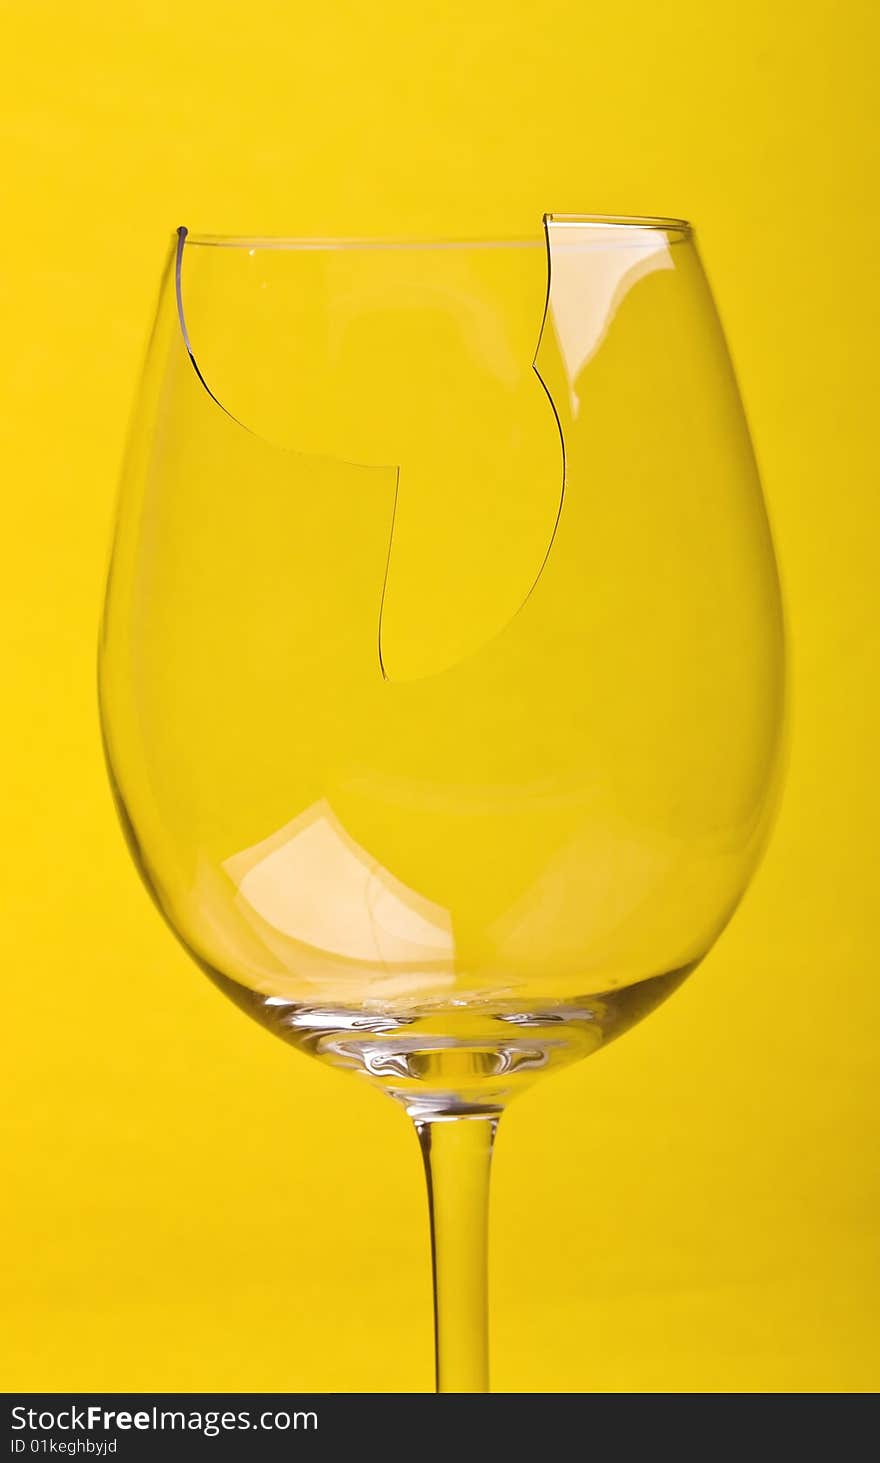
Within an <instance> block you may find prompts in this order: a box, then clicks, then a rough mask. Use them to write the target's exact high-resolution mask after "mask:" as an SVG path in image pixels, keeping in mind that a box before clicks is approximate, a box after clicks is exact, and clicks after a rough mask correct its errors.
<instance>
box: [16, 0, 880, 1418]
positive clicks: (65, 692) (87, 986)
mask: <svg viewBox="0 0 880 1463" xmlns="http://www.w3.org/2000/svg"><path fill="white" fill-rule="evenodd" d="M2 31H3V36H4V45H3V48H2V49H3V53H4V54H3V58H2V61H0V67H2V70H3V73H4V74H3V77H2V90H0V129H2V139H3V142H2V173H0V177H2V185H3V193H4V195H5V204H6V208H5V214H6V219H5V225H4V229H3V239H2V249H3V267H2V270H0V296H2V319H3V322H4V325H3V341H4V348H3V372H2V376H3V380H2V392H0V431H2V457H0V460H2V464H3V469H4V480H5V486H4V495H3V533H2V547H0V552H2V555H3V561H4V563H3V571H2V581H0V583H2V596H3V605H2V633H3V638H4V649H3V660H2V688H3V695H4V715H3V720H2V730H0V737H2V766H3V775H4V780H5V783H6V791H5V797H4V818H3V822H4V828H3V840H2V880H3V900H4V906H5V908H4V918H3V925H2V939H3V955H2V966H3V978H4V990H5V998H4V1008H5V1016H4V1021H3V1027H4V1039H5V1043H6V1053H5V1056H4V1059H3V1074H4V1079H5V1083H6V1087H7V1090H6V1095H5V1100H4V1111H3V1127H4V1167H5V1169H6V1170H7V1173H8V1187H7V1189H6V1200H5V1203H4V1205H3V1211H2V1221H0V1225H2V1259H3V1267H4V1271H5V1276H4V1287H3V1289H4V1297H5V1307H6V1309H7V1311H8V1323H7V1324H4V1326H3V1328H2V1334H3V1341H2V1349H3V1359H2V1368H0V1383H2V1385H4V1386H6V1387H7V1388H13V1387H21V1388H28V1389H41V1390H50V1389H54V1388H58V1389H61V1388H70V1389H80V1388H81V1389H87V1388H91V1389H114V1388H115V1389H125V1388H128V1389H138V1388H146V1389H169V1390H176V1389H180V1390H186V1389H201V1388H203V1389H224V1388H226V1389H238V1388H240V1389H263V1390H267V1389H276V1388H277V1389H317V1390H405V1389H416V1390H418V1389H424V1388H427V1387H429V1386H430V1384H431V1360H430V1339H431V1338H430V1297H429V1269H428V1250H427V1245H428V1235H427V1222H426V1216H425V1204H424V1197H423V1193H422V1181H421V1175H420V1171H419V1161H418V1154H417V1150H416V1145H415V1142H414V1139H413V1138H412V1136H411V1135H410V1133H408V1131H407V1122H406V1119H405V1118H404V1116H403V1114H402V1113H401V1112H399V1111H397V1110H396V1109H395V1108H394V1107H393V1106H392V1104H391V1103H389V1102H387V1101H386V1100H385V1099H384V1098H382V1097H380V1096H378V1095H375V1094H373V1093H372V1092H370V1091H368V1090H366V1089H365V1088H363V1087H361V1086H360V1085H359V1084H356V1083H354V1082H352V1081H350V1080H349V1079H346V1078H344V1077H340V1076H338V1075H336V1074H334V1073H332V1072H329V1071H326V1070H323V1069H321V1068H319V1067H318V1066H317V1064H314V1063H311V1062H308V1061H306V1060H305V1059H303V1058H301V1057H298V1056H296V1055H295V1054H293V1053H292V1052H291V1051H290V1050H289V1049H287V1048H285V1047H284V1046H283V1045H282V1044H281V1043H280V1042H277V1041H276V1040H274V1039H273V1038H271V1037H269V1036H268V1035H267V1034H266V1033H265V1032H263V1031H262V1030H260V1029H259V1028H258V1027H257V1026H256V1025H253V1024H250V1023H249V1022H247V1021H246V1020H245V1019H244V1018H243V1017H242V1016H241V1015H240V1014H239V1013H238V1012H237V1011H236V1010H235V1009H234V1008H233V1007H232V1006H231V1005H229V1004H227V1003H226V1002H224V1001H223V1000H222V999H221V998H220V997H219V996H218V995H217V993H216V992H215V991H214V990H213V989H212V988H211V987H210V985H209V984H208V982H207V981H205V980H204V979H203V978H202V977H201V976H200V975H199V973H198V972H197V970H196V969H195V967H193V966H192V965H191V964H190V963H189V962H188V960H187V958H186V957H185V956H184V954H183V953H182V951H181V950H180V949H179V948H178V947H177V946H176V945H175V943H174V941H173V939H172V937H171V936H170V935H169V934H168V932H167V931H166V930H165V928H164V927H163V925H162V924H161V922H160V920H159V918H158V916H157V915H156V913H155V912H154V910H153V908H152V907H151V905H150V903H149V901H148V899H147V897H146V895H145V893H144V892H143V890H142V888H141V887H140V885H139V883H138V881H137V878H136V876H135V874H134V871H133V868H132V866H131V864H130V861H129V858H128V855H127V853H126V850H125V848H124V845H123V841H122V837H121V834H120V832H119V830H118V827H117V825H116V819H115V815H114V812H113V809H112V806H111V802H110V797H109V793H108V791H107V788H106V785H105V774H104V769H103V765H102V761H101V757H100V753H99V742H98V726H97V715H96V704H95V690H94V656H95V651H94V639H95V629H96V622H97V616H98V609H99V603H100V596H101V588H102V583H101V581H102V576H103V571H104V565H105V555H106V550H107V542H108V533H109V523H110V515H111V510H112V502H113V495H114V491H115V484H116V477H117V472H118V466H119V460H120V454H121V449H122V444H123V439H124V434H125V430H126V425H127V420H128V415H129V409H130V405H131V401H132V396H133V391H134V387H135V383H136V379H137V373H138V370H139V365H140V360H141V357H142V352H143V347H144V342H145V337H146V331H147V328H148V324H149V317H150V312H151V309H152V307H153V302H154V298H155V291H156V286H157V281H158V273H159V269H160V265H161V263H162V260H163V258H164V252H165V249H166V245H167V238H168V234H169V230H170V229H171V228H173V227H174V226H175V225H177V224H178V223H186V224H188V225H189V226H190V227H191V228H194V229H202V230H207V231H218V232H232V231H246V232H248V233H259V232H266V233H271V232H280V233H333V232H339V233H393V232H402V233H407V232H430V231H432V230H436V231H437V232H441V233H456V232H495V231H499V230H500V231H503V232H505V233H510V232H518V231H519V232H530V231H533V230H534V228H535V226H536V222H537V220H538V217H539V215H540V214H541V212H542V211H543V210H545V209H554V210H558V211H561V212H562V211H566V210H569V211H581V212H590V211H607V212H622V213H625V212H661V213H677V214H682V215H684V216H686V217H690V218H693V219H695V220H696V222H697V225H698V237H699V240H700V243H701V247H702V251H703V256H704V260H705V262H706V266H707V269H708V272H709V275H710V278H711V280H712V282H713V285H714V288H715V291H716V295H717V298H718V301H719V305H720V309H721V313H722V316H723V319H724V321H725V324H726V327H727V331H728V335H729V340H730V344H731V348H732V351H733V354H734V358H735V361H736V363H737V367H738V371H739V374H740V379H741V385H742V389H743V394H744V397H745V401H746V407H747V410H748V412H749V416H750V421H751V424H752V429H753V433H754V438H755V444H756V448H757V452H758V456H759V460H760V463H761V466H762V469H763V473H764V480H765V486H766V490H767V496H768V501H769V506H770V512H771V517H772V521H773V525H774V530H775V534H776V539H777V547H778V550H779V555H780V561H781V568H782V575H783V584H784V590H785V594H786V600H787V609H788V615H789V620H790V626H791V631H792V687H793V695H792V709H793V726H792V732H793V735H792V747H791V765H790V774H789V781H788V790H787V795H786V798H785V802H784V805H783V808H782V813H781V817H780V821H779V825H778V828H777V832H776V835H775V839H774V842H773V844H772V846H771V850H770V852H769V854H768V856H767V859H766V861H765V863H764V865H763V867H762V870H761V872H760V874H759V876H758V878H757V880H756V882H755V884H754V886H753V888H752V890H751V892H750V894H749V896H748V897H747V899H746V902H745V904H744V905H743V907H742V909H741V911H740V913H739V914H738V915H737V917H736V919H735V921H734V923H733V925H732V926H731V928H730V930H729V931H728V932H727V934H726V935H725V937H724V938H723V940H722V942H721V944H720V945H719V947H718V948H717V949H716V951H715V952H713V954H712V955H711V956H710V957H709V959H708V960H707V961H706V963H705V965H704V966H703V967H702V969H701V970H700V971H699V972H698V974H697V975H696V976H695V977H694V978H693V980H692V981H691V982H689V983H688V984H687V985H686V986H685V988H684V989H683V990H682V992H681V993H679V994H678V995H677V996H675V997H674V998H673V1000H672V1001H670V1002H669V1004H668V1005H666V1006H665V1007H664V1008H663V1009H662V1010H661V1011H659V1012H658V1013H657V1014H656V1015H654V1016H652V1017H651V1018H650V1019H649V1020H648V1021H647V1022H645V1023H644V1025H642V1026H641V1027H639V1028H638V1029H637V1030H636V1031H634V1032H633V1033H631V1034H630V1035H629V1036H627V1037H626V1038H625V1039H624V1040H623V1041H622V1042H621V1043H620V1044H619V1045H616V1046H614V1047H613V1048H612V1049H611V1050H610V1051H609V1052H608V1053H606V1054H603V1055H601V1056H600V1057H599V1058H598V1059H597V1060H595V1061H592V1062H587V1063H585V1064H584V1065H582V1066H580V1067H578V1068H575V1069H573V1070H571V1071H569V1072H567V1073H565V1074H563V1075H562V1076H559V1077H557V1078H554V1079H553V1080H551V1081H548V1082H546V1083H545V1084H543V1086H542V1085H539V1086H538V1088H537V1089H536V1090H535V1091H534V1092H532V1093H531V1094H530V1095H528V1096H527V1097H525V1098H524V1099H523V1100H522V1102H521V1103H520V1104H517V1105H515V1106H514V1107H513V1108H512V1109H511V1111H510V1114H509V1115H508V1117H507V1118H506V1119H505V1121H504V1123H503V1125H502V1129H501V1133H500V1137H499V1143H498V1150H497V1160H496V1172H495V1185H494V1195H493V1212H492V1245H493V1268H492V1312H493V1357H492V1359H493V1383H494V1387H495V1388H496V1389H497V1390H528V1389H534V1390H549V1391H555V1390H577V1391H581V1390H587V1389H593V1388H595V1389H612V1390H614V1389H659V1390H690V1389H694V1390H706V1389H712V1390H715V1389H720V1390H739V1389H760V1390H780V1389H793V1390H818V1389H831V1390H859V1389H862V1390H864V1389H872V1388H874V1387H876V1386H877V1384H878V1382H880V1366H878V1340H877V1329H876V1321H875V1314H876V1306H877V1301H878V1289H880V1287H878V1269H877V1226H878V1208H880V1206H878V1191H877V1165H876V1153H877V1118H878V1102H877V1097H876V1088H877V1053H878V1037H877V1030H878V1025H880V986H878V980H877V968H876V962H875V950H874V946H875V939H874V929H873V922H872V921H871V920H870V918H869V915H870V913H871V905H872V902H873V900H874V898H875V892H874V891H875V885H876V855H875V848H876V827H877V812H878V808H877V796H876V788H875V784H876V772H875V762H876V750H875V749H876V737H877V730H878V725H877V723H878V695H877V685H876V627H877V613H876V606H875V599H874V592H875V584H876V577H877V576H876V567H875V565H876V558H877V550H876V537H877V529H878V523H880V514H878V509H877V503H876V471H875V457H876V450H875V447H876V434H877V427H876V415H877V405H876V382H877V359H878V357H877V333H878V323H880V322H878V290H877V283H876V277H877V266H876V258H877V250H878V240H880V205H878V190H877V164H878V157H877V153H878V145H877V144H878V137H880V126H878V119H877V113H876V110H875V107H876V101H875V98H876V68H877V61H878V31H880V21H878V11H877V9H876V6H875V5H874V4H873V3H870V0H863V3H860V0H842V3H841V0H836V3H835V0H769V3H768V0H736V3H732V0H718V3H713V4H706V3H705V0H680V3H679V4H677V5H675V6H672V7H668V6H667V7H664V6H660V5H657V4H656V3H653V0H652V3H648V0H632V3H630V4H628V5H610V4H601V5H600V4H595V5H594V4H592V3H588V0H542V3H522V0H520V3H516V0H513V3H511V0H506V3H501V0H488V3H487V0H468V3H460V0H444V3H440V0H430V3H421V4H414V3H412V0H386V3H376V0H364V3H351V4H339V3H333V0H329V3H328V4H326V5H325V6H320V5H315V4H309V5H306V4H304V3H303V4H292V3H291V0H285V3H268V0H251V3H250V4H248V5H244V6H243V5H241V4H238V3H236V4H234V5H233V4H230V3H229V0H210V3H208V0H199V3H192V0H176V3H173V4H172V3H165V0H153V3H150V4H145V5H141V4H138V5H134V4H132V3H130V0H123V3H119V0H107V3H99V0H80V3H78V4H75V5H74V4H71V3H69V0H30V3H28V4H26V5H25V4H24V3H22V0H17V3H15V4H13V5H9V4H6V3H4V4H3V5H2Z"/></svg>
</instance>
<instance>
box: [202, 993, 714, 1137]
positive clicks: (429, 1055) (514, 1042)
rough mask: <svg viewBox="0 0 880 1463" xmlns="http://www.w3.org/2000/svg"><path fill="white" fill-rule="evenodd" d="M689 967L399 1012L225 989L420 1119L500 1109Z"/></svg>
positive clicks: (602, 1037) (297, 1042) (628, 1020)
mask: <svg viewBox="0 0 880 1463" xmlns="http://www.w3.org/2000/svg"><path fill="white" fill-rule="evenodd" d="M691 968H692V967H691V966H686V967H682V968H680V969H677V970H673V971H670V972H668V973H666V974H664V975H658V976H653V977H652V978H651V979H649V980H643V981H638V982H637V983H635V984H634V985H630V986H626V987H624V988H622V989H621V990H614V991H606V992H604V993H602V994H600V995H593V996H588V997H584V998H583V999H582V1000H573V1001H567V1002H564V1003H559V1004H550V1003H547V1004H541V1005H539V1004H537V1003H536V1004H522V1005H518V1004H516V1003H514V1002H506V1001H501V1000H499V1001H494V1002H492V1003H482V1002H474V1001H467V1000H462V1001H452V1002H449V1001H447V1002H445V1003H444V1004H443V1005H439V1004H438V1005H436V1006H432V1007H417V1008H409V1009H402V1010H395V1009H393V1008H391V1007H389V1008H387V1009H386V1008H382V1009H373V1008H361V1009H356V1010H355V1009H351V1008H348V1007H344V1006H338V1007H332V1006H317V1005H311V1004H307V1003H304V1002H299V1001H292V1000H287V999H284V998H282V997H280V996H265V995H261V994H260V993H259V992H256V991H251V990H248V989H246V988H244V987H242V986H239V985H238V984H237V983H235V982H233V981H230V980H228V979H227V978H226V977H223V976H215V979H216V980H217V981H218V984H220V986H221V988H222V989H223V990H224V991H225V992H226V993H227V994H228V995H229V996H231V997H232V999H233V1000H234V1001H235V1002H236V1003H237V1004H238V1005H240V1006H242V1007H243V1008H244V1009H245V1010H246V1011H247V1012H248V1013H249V1014H250V1015H252V1016H254V1017H255V1018H256V1019H257V1020H258V1021H260V1022H261V1023H262V1025H264V1026H266V1027H268V1028H269V1030H271V1031H273V1032H275V1033H276V1035H278V1036H280V1037H282V1038H283V1040H285V1041H287V1042H290V1043H291V1045H293V1046H295V1047H298V1048H299V1050H300V1051H303V1052H306V1053H307V1054H308V1055H309V1056H313V1057H317V1058H318V1059H319V1060H320V1061H323V1062H327V1063H328V1064H329V1065H330V1066H333V1067H337V1068H339V1069H341V1070H345V1071H351V1072H354V1073H356V1074H358V1075H360V1076H363V1077H366V1078H368V1079H369V1080H370V1081H371V1082H372V1083H373V1084H374V1085H375V1086H377V1087H380V1088H381V1089H382V1090H383V1091H384V1092H386V1093H387V1094H388V1095H389V1097H393V1098H394V1099H395V1100H396V1101H397V1102H399V1103H401V1104H402V1106H403V1107H404V1108H405V1109H406V1111H407V1113H408V1114H409V1116H410V1117H411V1118H412V1119H413V1121H414V1122H416V1123H425V1122H436V1121H441V1120H444V1119H451V1118H462V1117H493V1116H497V1115H499V1114H500V1113H501V1112H502V1111H503V1110H504V1107H505V1106H506V1104H507V1102H509V1100H510V1098H511V1097H512V1096H513V1095H514V1094H515V1093H516V1092H518V1091H520V1090H522V1089H523V1088H524V1087H525V1086H527V1085H528V1084H529V1083H530V1082H533V1081H534V1080H535V1079H536V1078H537V1077H538V1076H539V1075H540V1074H541V1073H544V1072H549V1071H553V1070H556V1069H558V1068H560V1067H565V1066H569V1065H570V1064H571V1063H572V1062H576V1061H579V1060H580V1059H581V1058H582V1057H586V1056H589V1055H590V1054H591V1053H592V1052H594V1051H596V1050H597V1049H598V1048H599V1047H600V1046H603V1045H604V1044H605V1043H606V1042H608V1041H610V1040H612V1039H613V1038H614V1037H616V1036H619V1035H621V1033H622V1032H624V1031H626V1030H627V1029H628V1028H629V1027H630V1026H632V1025H633V1024H634V1023H635V1022H636V1021H638V1020H640V1019H641V1017H642V1016H644V1015H647V1013H648V1012H649V1011H651V1010H653V1009H654V1007H655V1006H657V1005H659V1003H660V1002H661V1001H662V1000H664V999H665V998H666V996H668V995H670V994H671V992H672V991H673V990H675V988H676V986H678V985H679V984H680V983H681V981H683V980H684V978H685V976H686V975H687V974H688V973H689V971H690V969H691Z"/></svg>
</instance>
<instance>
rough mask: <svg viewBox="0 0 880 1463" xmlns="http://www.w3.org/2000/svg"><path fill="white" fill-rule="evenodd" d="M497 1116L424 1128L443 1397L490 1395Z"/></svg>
mask: <svg viewBox="0 0 880 1463" xmlns="http://www.w3.org/2000/svg"><path fill="white" fill-rule="evenodd" d="M497 1127H498V1118H497V1116H494V1115H493V1116H485V1117H484V1116H480V1117H459V1118H446V1119H440V1120H437V1119H434V1120H433V1121H432V1122H420V1123H416V1130H417V1132H418V1135H419V1142H420V1143H421V1147H422V1157H423V1158H424V1160H425V1174H426V1177H427V1180H428V1206H429V1209H430V1213H431V1256H432V1261H433V1270H434V1346H435V1357H436V1376H437V1391H438V1392H488V1390H489V1288H488V1241H489V1170H490V1167H491V1163H492V1145H493V1143H494V1140H495V1130H496V1128H497Z"/></svg>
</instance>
